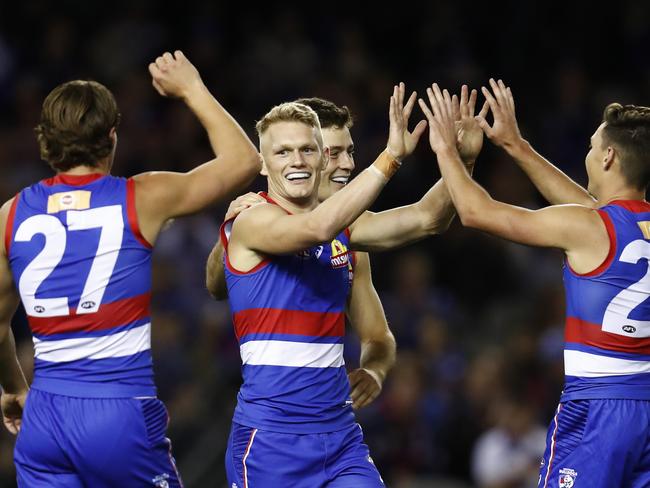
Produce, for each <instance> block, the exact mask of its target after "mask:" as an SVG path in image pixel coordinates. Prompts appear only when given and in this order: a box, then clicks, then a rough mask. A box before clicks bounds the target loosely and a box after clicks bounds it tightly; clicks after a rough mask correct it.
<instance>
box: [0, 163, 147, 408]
mask: <svg viewBox="0 0 650 488" xmlns="http://www.w3.org/2000/svg"><path fill="white" fill-rule="evenodd" d="M134 187H135V182H134V181H133V180H126V179H124V178H116V177H113V176H109V175H100V174H95V175H84V176H72V175H57V176H56V177H54V178H50V179H48V180H43V181H41V182H39V183H36V184H35V185H32V186H30V187H28V188H25V189H24V190H23V191H22V192H20V193H19V194H18V195H17V196H16V198H15V200H14V202H13V205H12V207H11V209H10V212H9V218H8V220H7V228H6V232H5V247H6V251H7V256H8V258H9V264H10V266H11V270H12V274H13V277H14V281H15V283H16V286H17V287H18V291H19V293H20V297H21V300H22V302H23V305H24V307H25V311H26V313H27V318H28V322H29V326H30V329H31V331H32V335H33V341H34V381H33V384H32V387H34V388H36V389H40V390H43V391H46V392H49V393H55V394H62V395H68V396H77V397H89V398H97V397H99V398H101V397H104V398H106V397H109V398H110V397H113V398H119V397H135V396H155V394H156V390H155V386H154V382H153V369H152V361H151V352H150V345H151V338H150V333H151V318H150V312H149V302H150V297H151V246H150V244H149V243H147V241H146V240H145V239H144V237H143V236H142V235H141V234H140V230H139V227H138V221H137V216H136V212H135V193H134Z"/></svg>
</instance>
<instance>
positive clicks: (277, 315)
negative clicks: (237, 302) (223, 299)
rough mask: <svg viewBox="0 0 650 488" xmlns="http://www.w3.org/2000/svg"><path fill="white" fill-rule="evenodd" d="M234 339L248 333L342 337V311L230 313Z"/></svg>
mask: <svg viewBox="0 0 650 488" xmlns="http://www.w3.org/2000/svg"><path fill="white" fill-rule="evenodd" d="M233 321H234V323H235V334H236V335H237V338H238V339H241V338H242V337H244V336H246V335H248V334H263V333H273V334H294V335H305V336H315V337H343V335H344V334H345V315H344V314H343V312H304V311H302V310H283V309H279V308H250V309H248V310H242V311H241V312H236V313H234V314H233Z"/></svg>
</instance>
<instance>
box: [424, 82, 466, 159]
mask: <svg viewBox="0 0 650 488" xmlns="http://www.w3.org/2000/svg"><path fill="white" fill-rule="evenodd" d="M427 96H428V98H429V103H430V104H431V108H429V106H427V104H426V103H425V101H424V100H422V99H421V98H420V100H419V103H420V108H421V109H422V111H423V112H424V115H425V116H426V118H427V120H428V121H429V144H431V149H433V152H435V153H436V154H441V153H443V152H446V151H452V152H453V151H455V152H456V153H457V152H458V149H457V147H456V138H457V134H456V123H455V120H454V109H453V104H452V101H451V95H449V92H448V91H447V90H444V91H440V87H438V84H437V83H434V84H433V85H431V88H427Z"/></svg>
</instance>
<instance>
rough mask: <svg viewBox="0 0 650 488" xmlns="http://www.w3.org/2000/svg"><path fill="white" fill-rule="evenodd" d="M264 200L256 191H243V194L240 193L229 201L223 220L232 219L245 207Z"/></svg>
mask: <svg viewBox="0 0 650 488" xmlns="http://www.w3.org/2000/svg"><path fill="white" fill-rule="evenodd" d="M265 202H266V200H264V198H263V197H261V196H260V195H258V194H257V193H253V192H248V193H245V194H244V195H240V196H238V197H237V198H235V199H234V200H233V201H232V202H230V205H229V206H228V211H227V212H226V216H225V217H224V220H230V219H234V218H235V217H237V216H238V215H239V214H240V213H242V212H243V211H244V210H246V209H247V208H250V207H253V206H255V205H259V204H260V203H265Z"/></svg>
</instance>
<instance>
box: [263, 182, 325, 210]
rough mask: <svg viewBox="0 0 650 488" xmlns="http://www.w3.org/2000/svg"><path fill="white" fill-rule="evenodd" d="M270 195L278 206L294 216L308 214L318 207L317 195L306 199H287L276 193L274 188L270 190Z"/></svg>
mask: <svg viewBox="0 0 650 488" xmlns="http://www.w3.org/2000/svg"><path fill="white" fill-rule="evenodd" d="M268 194H269V197H271V198H272V199H273V200H275V202H276V203H277V204H278V205H280V206H281V207H282V208H284V209H285V210H288V211H289V212H291V213H294V214H298V213H307V212H310V211H311V210H313V209H314V208H316V207H317V206H318V197H317V195H316V194H313V195H311V196H309V197H305V198H286V197H283V196H281V195H279V194H278V193H276V192H275V191H274V190H273V188H269V191H268Z"/></svg>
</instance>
